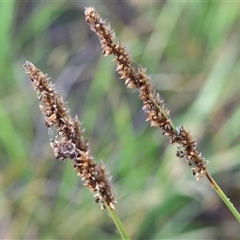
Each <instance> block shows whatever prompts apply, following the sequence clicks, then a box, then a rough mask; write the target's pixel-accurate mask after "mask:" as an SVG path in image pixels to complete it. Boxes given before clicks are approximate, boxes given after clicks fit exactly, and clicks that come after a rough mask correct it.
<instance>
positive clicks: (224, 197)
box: [206, 172, 240, 222]
mask: <svg viewBox="0 0 240 240" xmlns="http://www.w3.org/2000/svg"><path fill="white" fill-rule="evenodd" d="M206 177H207V179H208V180H209V182H210V184H211V186H212V187H213V188H214V189H215V191H216V192H217V193H218V195H219V196H220V197H221V199H222V200H223V201H224V203H225V204H226V205H227V207H228V208H229V210H230V211H231V212H232V214H233V215H234V216H235V218H236V219H237V220H238V222H240V214H239V212H238V210H237V209H236V208H235V207H234V205H233V204H232V203H231V201H230V199H229V198H228V197H227V196H226V195H225V193H224V192H223V191H222V189H221V188H220V187H219V186H218V184H217V183H216V182H215V181H214V179H213V178H212V177H211V175H210V174H209V173H208V172H206Z"/></svg>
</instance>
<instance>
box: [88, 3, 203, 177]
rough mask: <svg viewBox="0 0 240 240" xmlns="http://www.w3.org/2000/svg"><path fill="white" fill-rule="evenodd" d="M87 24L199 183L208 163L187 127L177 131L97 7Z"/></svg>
mask: <svg viewBox="0 0 240 240" xmlns="http://www.w3.org/2000/svg"><path fill="white" fill-rule="evenodd" d="M85 16H86V22H87V23H88V24H89V25H90V26H91V30H92V31H94V32H95V33H96V34H97V36H98V38H99V41H100V43H101V45H102V49H103V54H104V56H108V55H114V56H115V59H114V61H115V62H116V63H117V68H116V71H117V72H118V73H119V75H120V78H121V79H125V84H126V86H127V87H128V88H137V89H138V90H139V98H140V99H141V100H142V101H143V110H144V111H145V112H146V114H147V121H150V125H151V126H153V127H159V128H160V129H161V131H162V134H163V135H165V136H167V137H168V138H169V139H170V143H171V144H173V143H177V144H178V145H179V147H180V148H181V152H179V147H178V148H177V154H176V155H177V157H179V158H184V159H185V160H186V161H187V162H188V163H189V162H191V165H193V166H192V172H193V174H194V176H195V177H196V179H197V180H199V179H201V178H203V177H204V176H206V174H207V164H208V162H207V161H206V160H205V159H204V158H203V157H201V154H200V153H199V152H198V151H197V150H196V146H197V142H196V140H194V139H193V138H192V136H191V135H190V133H189V132H187V131H186V130H185V128H184V127H183V126H181V127H179V128H176V127H174V125H173V123H172V121H171V119H170V111H169V110H168V109H167V108H166V107H165V106H164V101H163V100H162V99H160V96H159V94H157V93H156V91H155V89H154V87H153V84H152V83H151V81H150V77H149V76H147V75H146V69H144V68H142V67H138V68H136V67H135V64H134V63H133V61H132V58H131V56H130V54H129V53H128V52H127V51H126V47H124V46H122V43H121V41H118V40H117V39H116V38H115V33H114V31H113V30H112V29H111V28H110V25H109V24H107V23H106V22H105V21H104V20H102V19H101V18H100V16H99V14H98V13H97V12H96V11H95V9H94V8H93V7H88V8H86V9H85Z"/></svg>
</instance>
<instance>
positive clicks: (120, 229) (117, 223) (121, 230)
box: [105, 204, 130, 240]
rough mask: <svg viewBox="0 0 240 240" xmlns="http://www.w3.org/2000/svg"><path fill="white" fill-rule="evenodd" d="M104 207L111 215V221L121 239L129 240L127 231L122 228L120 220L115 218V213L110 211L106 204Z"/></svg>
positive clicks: (112, 210)
mask: <svg viewBox="0 0 240 240" xmlns="http://www.w3.org/2000/svg"><path fill="white" fill-rule="evenodd" d="M105 206H106V208H107V210H108V212H109V214H110V215H111V217H112V220H113V222H114V224H115V226H116V227H117V229H118V232H119V233H120V235H121V237H122V239H124V240H130V237H129V236H128V234H127V231H126V229H125V228H124V226H123V224H122V222H121V220H120V219H119V217H118V216H117V213H116V212H115V210H114V209H112V208H110V207H109V206H108V205H107V204H106V205H105Z"/></svg>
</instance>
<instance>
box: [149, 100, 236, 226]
mask: <svg viewBox="0 0 240 240" xmlns="http://www.w3.org/2000/svg"><path fill="white" fill-rule="evenodd" d="M150 99H151V101H152V102H153V104H154V105H155V106H156V107H157V108H158V109H159V111H160V112H161V113H162V115H163V116H164V117H165V118H167V116H166V113H165V112H164V110H163V109H162V108H161V106H159V104H158V103H157V102H156V101H155V100H154V99H153V98H150ZM170 125H171V127H172V129H174V131H176V127H175V126H174V124H173V123H172V122H171V121H170ZM206 177H207V179H208V181H209V182H210V184H211V186H212V187H213V188H214V189H215V191H216V192H217V193H218V195H219V196H220V197H221V199H222V200H223V201H224V203H225V204H226V206H227V207H228V208H229V210H230V211H231V212H232V214H233V215H234V216H235V218H236V219H237V220H238V222H240V214H239V212H238V210H237V209H236V208H235V207H234V205H233V204H232V203H231V201H230V199H229V198H228V197H227V196H226V195H225V193H224V192H223V191H222V189H221V188H220V187H219V186H218V184H217V183H216V182H215V181H214V179H213V178H212V177H211V175H210V174H209V173H208V172H206Z"/></svg>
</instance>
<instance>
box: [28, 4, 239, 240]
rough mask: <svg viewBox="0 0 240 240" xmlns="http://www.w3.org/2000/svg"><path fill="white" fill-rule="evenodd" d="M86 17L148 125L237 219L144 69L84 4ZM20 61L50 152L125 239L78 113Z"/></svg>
mask: <svg viewBox="0 0 240 240" xmlns="http://www.w3.org/2000/svg"><path fill="white" fill-rule="evenodd" d="M85 17H86V22H87V23H88V24H89V25H90V28H91V30H92V31H93V32H95V33H96V35H97V36H98V38H99V41H100V43H101V46H102V49H103V51H102V53H103V55H104V56H109V55H113V56H114V61H115V62H116V64H117V68H116V71H117V72H118V73H119V75H120V79H123V80H124V81H125V84H126V86H127V88H133V89H137V90H138V91H139V98H140V99H141V100H142V102H143V110H144V111H145V113H146V115H147V121H149V122H150V125H151V126H152V127H157V128H159V129H160V130H161V132H162V135H164V136H166V137H167V138H168V139H169V142H170V144H172V145H174V146H177V148H176V156H177V157H178V158H180V159H184V160H185V161H186V163H187V164H188V166H190V168H191V171H192V174H193V175H194V176H195V178H196V180H201V179H203V178H205V179H207V181H208V182H209V183H210V185H211V186H212V188H213V189H214V190H215V191H216V192H217V194H218V195H219V196H220V197H221V199H222V200H223V201H224V203H225V204H226V206H227V207H228V208H229V210H230V211H231V212H232V214H233V215H234V217H235V218H236V220H237V221H238V222H240V214H239V212H238V211H237V209H236V208H235V207H234V205H233V204H232V203H231V202H230V200H229V199H228V198H227V196H226V195H225V193H224V192H223V191H222V189H221V188H220V187H219V186H218V184H217V183H216V181H215V180H214V179H213V178H212V176H211V175H210V173H209V171H208V160H206V159H205V158H204V157H203V156H202V154H201V153H200V152H199V151H198V150H197V141H196V139H194V138H193V136H192V135H191V134H190V132H189V131H188V130H187V129H186V128H185V126H183V125H181V126H178V127H176V126H175V125H174V124H173V122H172V120H171V117H170V110H169V109H168V108H167V107H166V106H165V104H164V101H163V99H162V98H161V97H160V95H159V93H157V92H156V90H155V89H154V85H153V83H152V82H151V79H150V77H149V76H148V75H147V74H146V69H144V68H143V67H141V66H136V64H135V62H134V61H133V60H132V57H131V55H130V54H129V52H128V51H127V50H126V47H125V46H124V45H123V44H122V42H121V41H120V40H117V38H116V37H115V32H114V31H113V30H112V29H111V27H110V25H109V24H108V23H107V22H106V21H105V20H103V19H102V18H101V17H100V15H99V14H98V13H97V12H96V11H95V9H94V8H93V7H88V8H86V9H85ZM24 67H25V69H26V73H27V74H28V75H29V79H30V81H31V83H32V85H33V88H34V89H35V90H36V92H37V95H38V99H39V101H40V105H39V107H40V110H41V111H42V113H43V115H44V118H45V122H46V126H47V127H48V129H49V133H50V136H51V139H50V145H51V147H52V148H53V152H54V155H55V157H56V158H57V159H60V160H64V159H65V158H70V159H72V161H73V167H74V169H75V170H76V171H77V174H78V175H79V176H80V177H81V179H82V180H83V182H84V186H86V187H87V188H89V190H90V191H91V192H93V193H94V198H95V201H96V202H97V203H100V205H101V209H102V210H104V209H107V210H108V212H109V214H110V215H111V217H112V219H113V222H114V223H115V225H116V227H117V229H118V231H119V233H120V235H121V237H122V239H130V238H129V236H128V234H127V231H126V229H125V228H124V226H123V224H122V223H121V221H120V219H119V218H118V215H117V213H116V211H115V205H116V199H115V196H114V193H113V191H112V188H111V184H110V178H109V177H108V175H107V173H106V172H105V166H104V165H103V164H102V163H100V164H97V163H96V162H95V161H94V159H93V157H92V156H91V155H90V150H89V145H88V143H87V141H86V140H84V139H83V130H81V123H80V122H79V120H78V118H77V117H75V118H72V117H71V116H70V115H69V110H68V108H67V107H66V104H65V103H64V101H63V99H62V96H61V95H60V94H58V93H57V92H56V90H55V87H54V85H53V84H52V83H50V82H49V81H48V80H49V79H48V78H47V75H44V74H43V73H42V72H41V71H40V70H39V69H37V68H36V67H35V66H34V65H33V64H32V63H30V62H26V63H25V64H24Z"/></svg>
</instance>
